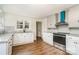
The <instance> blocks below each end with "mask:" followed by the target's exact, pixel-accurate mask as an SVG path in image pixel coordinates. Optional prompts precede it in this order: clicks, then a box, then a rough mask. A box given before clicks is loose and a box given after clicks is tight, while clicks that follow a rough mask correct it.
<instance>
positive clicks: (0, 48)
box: [0, 41, 12, 55]
mask: <svg viewBox="0 0 79 59" xmlns="http://www.w3.org/2000/svg"><path fill="white" fill-rule="evenodd" d="M11 54H12V42H11V41H8V42H1V43H0V55H11Z"/></svg>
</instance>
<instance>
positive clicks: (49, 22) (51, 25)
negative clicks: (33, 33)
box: [47, 15, 56, 28]
mask: <svg viewBox="0 0 79 59" xmlns="http://www.w3.org/2000/svg"><path fill="white" fill-rule="evenodd" d="M55 24H56V20H55V15H53V16H49V17H48V18H47V26H48V28H56V26H55Z"/></svg>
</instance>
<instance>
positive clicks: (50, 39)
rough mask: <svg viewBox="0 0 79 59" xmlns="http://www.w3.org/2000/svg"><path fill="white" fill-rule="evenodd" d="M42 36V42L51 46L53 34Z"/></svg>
mask: <svg viewBox="0 0 79 59" xmlns="http://www.w3.org/2000/svg"><path fill="white" fill-rule="evenodd" d="M42 36H43V37H42V38H43V41H44V42H46V43H48V44H50V45H53V33H43V34H42Z"/></svg>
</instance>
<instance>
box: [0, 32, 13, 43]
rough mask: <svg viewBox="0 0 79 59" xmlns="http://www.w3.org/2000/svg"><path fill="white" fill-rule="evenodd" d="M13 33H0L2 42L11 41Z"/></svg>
mask: <svg viewBox="0 0 79 59" xmlns="http://www.w3.org/2000/svg"><path fill="white" fill-rule="evenodd" d="M12 35H13V33H4V34H0V43H3V42H8V41H9V38H11V37H12Z"/></svg>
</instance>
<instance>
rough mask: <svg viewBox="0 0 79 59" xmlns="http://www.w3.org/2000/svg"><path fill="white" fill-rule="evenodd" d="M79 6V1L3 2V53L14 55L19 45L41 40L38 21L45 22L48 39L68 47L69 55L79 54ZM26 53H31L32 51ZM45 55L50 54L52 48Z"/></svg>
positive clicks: (44, 34) (0, 34)
mask: <svg viewBox="0 0 79 59" xmlns="http://www.w3.org/2000/svg"><path fill="white" fill-rule="evenodd" d="M25 7H26V8H25ZM31 8H32V9H31ZM78 10H79V5H76V4H75V5H74V4H73V5H72V4H67V5H66V4H46V5H28V4H26V5H21V4H18V5H16V4H15V5H7V4H6V5H1V6H0V55H13V54H12V53H14V50H15V49H18V48H17V47H18V46H21V45H27V46H28V44H32V43H34V41H36V40H37V38H36V36H37V33H36V25H37V24H36V22H37V21H38V22H41V23H42V26H41V27H42V28H41V30H42V31H41V39H42V40H43V42H44V43H46V44H47V45H50V46H51V47H55V48H56V49H59V50H62V51H64V52H65V53H66V54H67V55H79V19H78V18H79V11H78ZM36 11H37V12H36ZM27 15H28V16H27ZM38 42H40V41H39V40H38ZM40 45H41V44H39V47H40ZM13 47H15V48H14V50H13ZM43 47H44V46H43ZM20 48H21V47H20ZM45 48H48V47H45ZM24 49H25V48H24ZM26 49H28V48H26ZM18 50H19V49H18ZM18 50H16V51H18ZM21 50H22V49H21ZM59 50H58V51H59ZM16 51H15V53H16ZM22 51H23V50H22ZM22 51H21V52H22ZM23 52H24V51H23ZM23 52H22V53H23ZM56 53H57V52H56ZM62 53H63V52H61V53H60V55H62ZM25 54H26V55H27V54H29V55H30V54H31V52H30V53H29V52H28V53H25ZM57 54H58V55H59V53H57ZM66 54H65V55H66ZM14 55H15V54H14ZM16 55H17V54H16ZM45 55H50V54H49V52H48V54H45ZM52 55H55V54H54V53H52Z"/></svg>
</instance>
